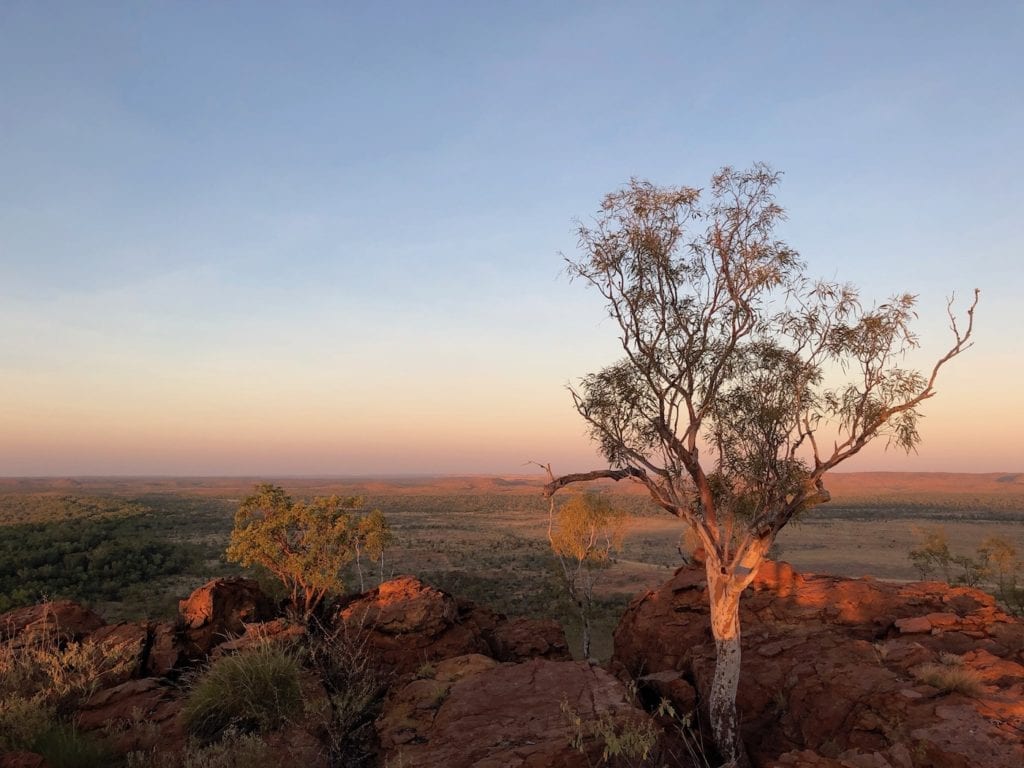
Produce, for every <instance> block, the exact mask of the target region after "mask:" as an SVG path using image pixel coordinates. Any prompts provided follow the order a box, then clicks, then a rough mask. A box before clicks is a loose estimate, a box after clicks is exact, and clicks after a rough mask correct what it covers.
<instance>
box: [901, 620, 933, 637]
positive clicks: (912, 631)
mask: <svg viewBox="0 0 1024 768" xmlns="http://www.w3.org/2000/svg"><path fill="white" fill-rule="evenodd" d="M896 629H898V630H899V631H900V634H904V635H917V634H921V633H923V632H931V631H932V623H931V621H929V619H928V617H927V616H914V617H913V618H909V619H897V620H896Z"/></svg>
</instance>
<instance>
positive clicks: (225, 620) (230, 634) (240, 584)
mask: <svg viewBox="0 0 1024 768" xmlns="http://www.w3.org/2000/svg"><path fill="white" fill-rule="evenodd" d="M275 614H276V611H275V609H274V604H273V602H272V601H271V600H270V598H269V597H267V596H266V595H265V594H264V592H263V590H262V589H260V585H259V584H257V583H256V582H255V581H253V580H252V579H242V578H233V579H214V580H213V581H210V582H208V583H206V584H204V585H203V586H201V587H199V589H197V590H195V591H194V592H193V593H192V594H191V595H189V596H188V597H187V598H185V599H184V600H182V601H180V602H179V603H178V615H179V616H180V619H181V622H182V624H183V625H184V632H185V638H186V645H185V651H186V653H187V654H188V655H189V656H191V657H198V656H205V655H207V654H209V652H210V651H211V650H212V649H213V647H214V646H216V645H218V644H220V643H223V642H226V641H228V640H231V639H232V638H234V637H236V636H238V635H241V634H243V633H244V632H245V625H246V624H251V623H255V622H262V621H269V620H270V619H272V618H274V616H275Z"/></svg>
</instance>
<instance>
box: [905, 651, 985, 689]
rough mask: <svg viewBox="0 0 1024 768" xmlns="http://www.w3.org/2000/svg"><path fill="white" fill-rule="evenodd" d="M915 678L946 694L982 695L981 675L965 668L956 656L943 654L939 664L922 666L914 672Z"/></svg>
mask: <svg viewBox="0 0 1024 768" xmlns="http://www.w3.org/2000/svg"><path fill="white" fill-rule="evenodd" d="M913 674H914V677H916V678H917V679H918V680H920V681H921V682H922V683H924V684H926V685H930V686H931V687H932V688H938V689H939V690H940V691H944V692H946V693H954V692H955V693H962V694H964V695H965V696H977V695H978V694H979V693H981V687H982V686H981V675H979V674H978V673H977V672H975V671H974V670H973V669H970V668H968V667H965V666H964V663H963V659H961V658H960V657H959V656H957V655H956V654H952V653H942V654H940V655H939V663H938V664H934V663H928V664H922V665H920V666H919V667H916V668H915V669H914V670H913Z"/></svg>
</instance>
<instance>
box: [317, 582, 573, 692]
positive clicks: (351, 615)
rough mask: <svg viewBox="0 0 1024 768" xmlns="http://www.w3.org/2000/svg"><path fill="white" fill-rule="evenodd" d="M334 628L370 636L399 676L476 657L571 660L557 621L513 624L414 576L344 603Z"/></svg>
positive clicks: (375, 650) (368, 643) (381, 659)
mask: <svg viewBox="0 0 1024 768" xmlns="http://www.w3.org/2000/svg"><path fill="white" fill-rule="evenodd" d="M333 623H334V625H335V626H336V627H337V628H338V629H339V631H341V630H343V631H346V632H348V633H350V634H354V635H365V644H366V647H367V648H368V649H370V650H371V652H372V653H374V654H375V656H376V657H377V659H378V660H379V663H380V664H381V665H382V666H384V667H386V668H387V669H389V670H390V671H392V672H395V673H396V674H398V675H403V674H408V673H412V672H415V671H416V670H418V669H419V668H421V667H422V666H424V665H426V664H430V663H433V662H437V661H441V660H443V659H450V658H454V657H456V656H462V655H465V654H472V653H477V654H483V655H485V656H491V657H493V658H495V659H500V660H507V661H520V660H522V659H524V658H534V657H542V658H552V659H567V658H569V652H568V644H567V642H566V640H565V634H564V632H562V629H561V627H560V626H559V625H558V624H557V623H556V622H551V621H543V620H530V619H517V620H512V621H510V620H509V619H507V618H506V617H505V616H503V615H502V614H500V613H496V612H495V611H492V610H491V609H489V608H486V607H484V606H480V605H477V604H476V603H473V602H470V601H468V600H459V599H457V598H455V597H453V596H452V595H449V594H448V593H447V592H443V591H441V590H439V589H436V588H435V587H431V586H429V585H428V584H425V583H423V582H422V581H420V580H419V579H417V578H414V577H412V576H402V577H399V578H397V579H393V580H391V581H387V582H384V583H383V584H382V585H380V587H378V588H377V589H374V590H371V591H370V592H367V593H365V594H363V595H360V596H358V597H356V598H355V599H350V600H347V601H343V602H342V603H340V604H339V605H338V606H336V607H335V609H334V616H333Z"/></svg>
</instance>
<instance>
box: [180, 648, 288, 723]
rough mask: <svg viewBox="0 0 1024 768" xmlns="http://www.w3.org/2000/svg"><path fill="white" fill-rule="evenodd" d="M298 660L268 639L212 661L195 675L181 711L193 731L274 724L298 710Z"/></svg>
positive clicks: (285, 720)
mask: <svg viewBox="0 0 1024 768" xmlns="http://www.w3.org/2000/svg"><path fill="white" fill-rule="evenodd" d="M302 707H303V704H302V691H301V688H300V685H299V663H298V661H297V660H296V659H295V657H294V656H293V655H291V654H290V653H287V652H286V651H283V650H281V649H280V648H275V647H273V646H271V645H269V644H264V645H260V646H257V647H256V648H254V649H252V650H248V651H244V652H242V653H240V654H238V655H236V656H225V657H223V658H221V659H218V660H217V661H215V662H213V664H211V665H210V667H209V668H208V669H207V670H206V672H205V673H204V674H203V675H202V676H201V677H200V678H199V679H198V680H197V681H196V683H195V685H194V687H193V688H192V691H191V693H190V694H189V696H188V700H187V702H186V703H185V709H184V712H183V715H184V718H185V727H186V729H187V730H188V732H189V733H191V734H192V735H194V736H197V737H200V738H204V739H212V738H215V737H217V736H220V735H221V734H222V733H223V732H225V731H226V730H227V729H228V728H231V727H234V728H237V729H238V730H239V731H241V732H243V733H248V732H259V733H265V732H267V731H271V730H275V729H278V728H280V727H282V726H283V725H285V724H286V723H287V722H289V721H291V720H292V719H294V718H296V717H298V716H300V715H301V714H302Z"/></svg>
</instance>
